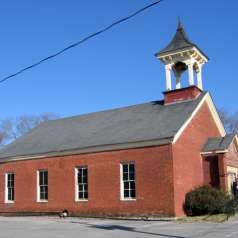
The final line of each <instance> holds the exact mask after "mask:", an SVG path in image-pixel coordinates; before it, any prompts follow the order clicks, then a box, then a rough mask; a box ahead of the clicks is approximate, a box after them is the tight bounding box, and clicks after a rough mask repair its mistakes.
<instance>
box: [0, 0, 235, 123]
mask: <svg viewBox="0 0 238 238" xmlns="http://www.w3.org/2000/svg"><path fill="white" fill-rule="evenodd" d="M151 2H153V1H149V0H148V1H146V0H131V1H128V0H121V1H115V0H114V1H113V0H100V1H96V0H94V1H78V0H67V1H66V0H60V1H59V0H50V1H49V0H42V1H32V0H31V1H30V0H21V1H17V0H15V1H13V0H8V1H3V2H2V3H1V9H0V17H1V19H0V35H1V38H0V78H2V77H5V76H7V75H8V74H11V73H14V72H15V71H17V70H19V69H21V68H22V67H25V66H28V65H29V64H31V63H34V62H35V61H37V60H39V59H41V58H43V57H45V56H48V55H49V54H51V53H54V52H55V51H57V50H59V49H61V48H63V47H65V46H67V45H68V44H71V43H73V42H75V41H78V40H80V39H81V38H83V37H85V36H86V35H87V34H89V33H92V32H94V31H96V30H98V29H99V28H101V27H104V26H106V25H108V24H110V23H112V22H113V21H115V20H118V19H120V18H121V17H124V16H127V15H128V14H129V13H131V12H133V11H135V10H137V9H139V8H141V7H142V6H144V5H146V4H149V3H151ZM237 11H238V1H235V0H230V1H227V0H219V1H207V0H200V1H191V0H180V1H176V0H164V2H163V3H161V4H160V5H159V6H157V7H155V8H153V9H150V10H149V11H147V12H145V13H143V14H141V15H139V16H137V17H136V18H134V19H133V20H130V21H129V22H127V23H124V24H121V25H120V26H118V27H116V28H114V29H113V30H111V31H109V32H107V33H105V34H103V35H100V36H99V37H97V38H94V39H92V40H90V41H88V42H87V43H86V44H84V45H81V46H80V47H78V48H75V49H73V50H71V51H68V52H67V53H65V54H64V55H61V56H59V57H58V58H56V59H54V60H52V61H50V62H48V63H45V64H43V65H41V66H39V67H37V68H35V69H33V70H31V71H28V72H26V73H24V74H22V75H20V76H18V77H16V78H14V79H11V80H9V81H8V82H6V83H4V84H1V85H0V100H1V102H2V103H1V115H0V118H1V119H4V118H6V117H14V116H20V115H23V114H24V115H25V114H40V113H43V112H53V113H56V114H58V115H61V116H70V115H77V114H82V113H87V112H93V111H98V110H104V109H109V108H115V107H121V106H126V105H131V104H137V103H142V102H147V101H152V100H158V99H161V98H162V94H161V92H162V91H164V89H165V74H164V68H163V65H161V63H160V62H159V61H158V60H156V58H155V57H154V53H156V52H157V51H158V50H160V49H161V48H163V47H164V46H165V45H166V44H167V43H169V41H170V40H171V38H172V37H173V35H174V33H175V30H176V27H177V16H181V19H182V22H183V24H184V26H185V29H186V31H187V34H188V35H189V38H190V39H191V40H192V41H194V42H195V43H197V45H199V47H200V48H201V49H202V50H203V51H204V52H205V53H206V54H207V55H208V56H209V57H210V61H209V63H208V64H207V65H206V66H205V67H204V72H203V83H204V88H205V89H206V90H209V91H210V92H211V94H212V96H213V98H214V101H215V103H216V105H217V106H218V107H223V108H226V109H227V110H228V111H230V112H234V111H238V103H237V102H238V78H237V76H236V75H237V73H238V71H237V68H238V66H237V62H236V61H237V52H238V44H237V42H238V17H237Z"/></svg>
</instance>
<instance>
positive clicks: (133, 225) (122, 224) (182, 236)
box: [0, 217, 238, 238]
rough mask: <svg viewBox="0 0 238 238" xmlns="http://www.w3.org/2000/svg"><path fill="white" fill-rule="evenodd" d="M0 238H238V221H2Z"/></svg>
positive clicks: (33, 219)
mask: <svg viewBox="0 0 238 238" xmlns="http://www.w3.org/2000/svg"><path fill="white" fill-rule="evenodd" d="M0 237H1V238H15V237H19V238H63V237H64V238H76V237H77V238H79V237H82V238H86V237H87V238H91V237H92V238H112V237H116V238H120V237H123V238H129V237H135V238H140V237H143V238H147V237H158V238H160V237H161V238H198V237H201V238H237V237H238V218H235V219H232V220H230V221H228V222H226V223H222V224H215V223H190V224H180V223H177V222H158V221H122V220H101V219H79V218H67V219H65V220H64V219H59V218H54V217H0Z"/></svg>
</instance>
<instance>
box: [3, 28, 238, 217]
mask: <svg viewBox="0 0 238 238" xmlns="http://www.w3.org/2000/svg"><path fill="white" fill-rule="evenodd" d="M156 57H157V58H158V59H159V60H160V61H161V62H162V63H163V64H164V65H165V70H166V91H165V92H164V93H163V94H164V98H163V100H161V101H154V102H148V103H144V104H139V105H134V106H128V107H124V108H119V109H113V110H108V111H102V112H96V113H90V114H86V115H80V116H75V117H70V118H64V119H59V120H54V121H50V122H46V123H43V124H41V125H40V126H39V127H37V128H35V129H33V130H32V131H30V132H29V133H28V134H26V135H25V136H23V137H22V138H20V139H17V140H16V141H14V142H13V143H12V144H10V145H8V146H6V147H5V148H4V149H2V150H1V151H0V178H1V179H0V212H1V213H33V212H35V213H39V212H41V213H47V212H60V211H63V210H67V211H69V213H70V214H73V215H81V216H105V215H107V216H182V215H184V211H183V203H184V198H185V194H186V193H187V192H188V191H190V190H191V189H193V188H195V187H197V186H200V185H203V184H209V185H211V186H214V187H217V188H222V189H224V190H226V191H230V188H231V184H232V182H233V180H234V179H235V177H236V176H237V175H238V154H237V151H238V140H237V136H236V135H227V134H226V132H225V130H224V126H223V124H222V122H221V120H220V118H219V115H218V113H217V110H216V107H215V105H214V103H213V101H212V98H211V96H210V94H209V92H206V91H203V86H202V66H203V65H204V64H205V63H206V62H207V61H208V57H207V56H206V55H205V54H204V53H203V52H202V50H201V49H199V48H198V46H197V45H195V44H194V43H192V42H191V41H190V40H189V39H188V38H187V36H186V34H185V31H184V28H183V26H182V25H181V24H179V26H178V29H177V32H176V34H175V36H174V38H173V40H172V41H171V43H170V44H169V45H168V46H167V47H166V48H165V49H163V50H162V51H160V52H159V53H157V54H156ZM184 72H188V77H187V78H188V85H187V86H186V87H182V86H181V75H182V74H183V73H184Z"/></svg>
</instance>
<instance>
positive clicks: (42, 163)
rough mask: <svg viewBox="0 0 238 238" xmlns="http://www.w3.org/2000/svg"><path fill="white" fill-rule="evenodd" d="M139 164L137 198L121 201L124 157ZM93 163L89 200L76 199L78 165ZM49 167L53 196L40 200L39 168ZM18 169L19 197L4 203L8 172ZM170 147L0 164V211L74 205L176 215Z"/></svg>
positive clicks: (85, 210) (87, 210)
mask: <svg viewBox="0 0 238 238" xmlns="http://www.w3.org/2000/svg"><path fill="white" fill-rule="evenodd" d="M126 161H133V162H135V165H136V192H137V199H136V201H128V202H125V201H120V163H121V162H126ZM82 165H87V166H88V170H89V171H88V173H89V175H88V182H89V200H88V202H75V201H74V199H75V180H74V179H75V178H74V176H75V174H74V169H75V167H77V166H82ZM39 169H48V174H49V200H48V202H47V203H37V202H36V184H37V181H36V173H37V170H39ZM6 172H14V173H15V203H14V204H5V203H4V183H5V182H4V174H5V173H6ZM172 172H173V170H172V159H171V147H170V146H168V145H165V146H160V147H150V148H141V149H130V150H121V151H114V152H104V153H95V154H87V155H86V154H85V155H74V156H65V157H56V158H45V159H36V160H28V161H18V162H11V163H7V164H2V165H0V178H1V179H0V212H31V211H34V212H45V211H62V210H63V209H67V210H69V211H70V212H71V213H74V214H79V215H80V214H81V215H83V214H87V215H103V214H107V215H137V214H139V215H171V216H172V215H174V206H173V201H174V199H173V174H172Z"/></svg>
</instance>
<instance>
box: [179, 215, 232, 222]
mask: <svg viewBox="0 0 238 238" xmlns="http://www.w3.org/2000/svg"><path fill="white" fill-rule="evenodd" d="M228 219H229V217H228V216H227V215H226V214H217V215H206V216H195V217H182V218H178V220H177V221H178V222H181V223H195V222H214V223H222V222H225V221H227V220H228Z"/></svg>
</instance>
